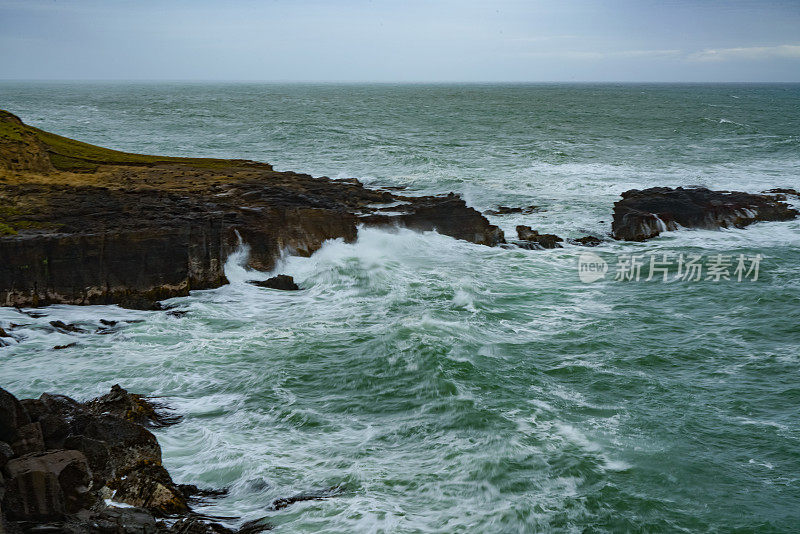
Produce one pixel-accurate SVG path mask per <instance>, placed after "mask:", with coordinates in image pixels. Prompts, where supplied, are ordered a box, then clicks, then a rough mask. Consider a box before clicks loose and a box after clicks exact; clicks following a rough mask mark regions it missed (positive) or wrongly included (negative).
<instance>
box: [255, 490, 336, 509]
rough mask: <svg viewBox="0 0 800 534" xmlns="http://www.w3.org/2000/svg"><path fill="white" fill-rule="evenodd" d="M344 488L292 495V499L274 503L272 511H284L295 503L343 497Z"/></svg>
mask: <svg viewBox="0 0 800 534" xmlns="http://www.w3.org/2000/svg"><path fill="white" fill-rule="evenodd" d="M341 493H342V488H341V487H340V486H333V487H330V488H326V489H322V490H316V491H309V492H306V493H298V494H297V495H292V496H291V497H283V498H280V499H275V500H274V501H272V504H271V505H270V507H269V509H270V510H283V509H284V508H286V507H287V506H289V505H292V504H294V503H298V502H303V501H319V500H323V499H329V498H331V497H336V496H337V495H341Z"/></svg>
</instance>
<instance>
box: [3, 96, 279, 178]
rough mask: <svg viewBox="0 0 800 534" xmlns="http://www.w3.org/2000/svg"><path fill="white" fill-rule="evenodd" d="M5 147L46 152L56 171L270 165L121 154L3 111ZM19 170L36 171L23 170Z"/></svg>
mask: <svg viewBox="0 0 800 534" xmlns="http://www.w3.org/2000/svg"><path fill="white" fill-rule="evenodd" d="M31 144H38V145H39V146H37V147H29V146H24V145H31ZM4 145H6V146H8V145H17V146H16V148H17V149H19V148H20V146H21V145H22V147H21V148H23V149H28V150H30V149H33V150H35V151H41V150H43V151H44V152H45V153H46V155H47V157H48V158H49V160H50V162H51V163H52V166H53V167H54V168H55V169H56V170H59V171H66V172H94V171H96V170H97V168H98V166H100V165H135V166H155V165H165V164H166V165H169V164H177V165H182V166H190V167H195V168H202V169H221V168H230V167H252V166H258V167H261V168H270V167H269V165H267V164H264V163H256V162H253V161H248V160H236V159H212V158H178V157H170V156H150V155H145V154H132V153H130V152H120V151H118V150H111V149H108V148H103V147H99V146H96V145H91V144H89V143H84V142H81V141H76V140H74V139H69V138H67V137H63V136H60V135H57V134H54V133H50V132H45V131H44V130H40V129H38V128H34V127H33V126H28V125H27V124H25V123H23V122H22V120H21V119H20V118H19V117H17V116H16V115H14V114H13V113H10V112H8V111H5V110H0V150H2V148H3V146H4ZM0 163H2V161H0ZM19 170H37V169H24V168H21V169H19Z"/></svg>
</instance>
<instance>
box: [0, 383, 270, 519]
mask: <svg viewBox="0 0 800 534" xmlns="http://www.w3.org/2000/svg"><path fill="white" fill-rule="evenodd" d="M157 408H158V405H156V404H154V403H153V402H152V401H150V400H148V399H145V398H143V397H141V396H139V395H135V394H131V393H128V392H127V391H125V390H124V389H122V388H121V387H119V386H114V387H113V388H111V391H110V392H109V393H108V394H106V395H103V396H102V397H98V398H96V399H93V400H91V401H89V402H86V403H79V402H77V401H75V400H73V399H71V398H69V397H66V396H64V395H54V394H49V393H44V394H42V395H41V396H40V397H39V398H38V399H22V400H18V399H17V398H16V397H14V396H13V395H12V394H11V393H9V392H8V391H6V390H4V389H2V388H0V533H8V534H18V533H27V532H58V533H64V534H89V533H108V534H214V533H216V534H233V532H234V531H232V530H230V529H228V528H226V527H224V526H222V525H220V524H219V523H216V522H215V521H214V520H213V518H208V517H204V516H201V515H198V514H195V513H193V512H192V509H191V506H192V504H193V503H194V502H196V501H197V500H199V499H203V498H213V497H215V496H221V495H224V491H218V490H217V491H214V490H205V491H204V490H200V489H198V488H197V487H195V486H192V485H181V484H176V483H175V482H173V480H172V477H171V476H170V474H169V473H168V472H167V470H166V469H165V468H164V466H163V465H162V463H161V447H160V446H159V444H158V441H157V440H156V438H155V436H154V435H153V434H152V433H151V432H150V431H149V430H148V429H147V428H146V427H148V426H151V427H152V426H165V425H169V424H173V423H176V422H177V421H178V420H179V419H180V418H179V417H176V416H173V415H169V414H164V413H162V412H160V411H159V410H158V409H157ZM162 518H168V520H167V521H163V520H162ZM229 519H230V518H229ZM269 528H270V527H269V524H268V523H266V521H265V520H256V521H253V522H251V523H249V524H245V525H242V527H241V529H240V530H239V532H240V533H241V534H254V533H256V532H261V531H264V530H268V529H269Z"/></svg>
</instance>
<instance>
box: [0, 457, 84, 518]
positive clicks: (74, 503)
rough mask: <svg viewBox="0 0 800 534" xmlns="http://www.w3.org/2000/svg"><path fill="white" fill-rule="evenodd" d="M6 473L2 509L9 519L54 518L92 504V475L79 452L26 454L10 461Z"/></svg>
mask: <svg viewBox="0 0 800 534" xmlns="http://www.w3.org/2000/svg"><path fill="white" fill-rule="evenodd" d="M5 471H6V473H7V474H8V483H7V492H6V496H5V498H4V501H3V509H4V510H5V512H6V514H8V515H9V517H11V518H12V519H18V520H36V519H54V518H59V517H61V516H63V514H65V513H74V512H77V511H78V510H80V509H81V508H83V507H85V506H86V505H88V504H91V503H90V502H87V501H88V497H89V493H88V492H89V483H90V481H91V473H90V472H89V467H88V464H87V463H86V458H85V457H84V456H83V454H81V453H80V452H78V451H53V452H45V453H34V454H28V455H26V456H22V457H20V458H15V459H13V460H11V461H9V462H8V464H7V465H6V467H5Z"/></svg>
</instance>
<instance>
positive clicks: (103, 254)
mask: <svg viewBox="0 0 800 534" xmlns="http://www.w3.org/2000/svg"><path fill="white" fill-rule="evenodd" d="M17 130H20V131H22V133H24V134H25V135H22V134H20V135H17V134H16V133H14V132H16V131H17ZM0 134H2V135H6V136H11V137H14V141H13V143H16V144H14V146H17V144H19V143H22V144H25V143H29V144H31V147H32V148H31V150H34V149H35V151H38V152H37V154H39V156H37V157H41V158H44V160H46V159H47V158H50V159H51V160H52V165H51V166H50V167H48V169H49V170H47V171H45V167H47V165H50V162H48V161H44V163H46V164H47V165H44V163H43V164H42V165H39V164H33V163H30V164H29V163H26V164H25V169H24V170H25V171H27V172H26V173H20V172H13V171H11V170H10V169H12V168H13V169H15V170H17V169H16V167H11V166H8V165H6V166H5V167H4V166H3V165H1V164H0V178H3V179H2V180H0V204H2V205H3V206H6V208H5V209H3V210H2V211H0V258H2V261H0V305H4V306H21V307H25V306H42V305H48V304H56V303H64V304H111V303H118V304H120V305H122V306H126V307H131V308H140V309H157V308H156V305H155V302H157V301H159V300H163V299H166V298H170V297H175V296H185V295H187V294H188V293H189V291H191V290H193V289H209V288H214V287H218V286H220V285H222V284H225V283H226V282H227V280H226V279H225V274H224V270H223V268H224V264H225V261H226V259H227V257H228V256H229V255H230V253H231V252H233V251H234V250H235V249H236V247H237V246H238V245H239V244H240V242H241V241H243V242H244V243H246V244H247V245H249V247H250V259H249V264H250V267H253V268H255V269H259V270H269V269H272V268H273V267H274V265H275V261H276V260H277V258H278V257H279V256H280V254H281V253H282V252H283V251H288V252H289V253H291V254H297V255H303V256H307V255H310V254H312V253H313V252H315V251H316V250H318V249H319V248H320V247H321V246H322V244H323V243H324V242H325V241H326V240H328V239H337V238H342V239H344V240H345V241H347V242H352V241H354V240H355V239H356V237H357V233H358V230H357V228H358V225H359V224H367V225H378V226H404V227H408V228H412V229H415V230H437V231H438V232H440V233H442V234H444V235H448V236H451V237H454V238H457V239H464V240H467V241H472V242H474V243H479V244H483V245H496V244H498V243H503V242H504V238H503V233H502V231H501V230H500V229H499V228H497V227H496V226H493V225H491V224H489V222H488V221H487V220H486V218H485V217H483V215H481V214H480V213H479V212H477V211H475V210H474V209H472V208H469V207H468V206H467V205H466V203H464V201H463V200H462V199H461V198H459V197H458V196H456V195H452V194H451V195H447V196H442V197H420V198H415V197H404V196H398V195H395V194H394V193H392V192H389V191H386V190H371V189H367V188H365V187H364V186H363V185H362V184H361V183H360V182H358V181H357V180H331V179H329V178H313V177H311V176H309V175H305V174H297V173H291V172H276V171H274V170H273V169H272V167H271V166H269V165H266V164H258V163H255V162H249V161H239V160H210V159H209V160H204V159H181V158H161V157H157V156H142V155H136V154H123V153H119V152H114V151H110V150H107V149H103V148H101V147H92V146H91V145H85V144H77V143H75V142H73V141H71V140H69V139H65V138H59V139H60V140H59V141H58V143H60V144H59V145H58V146H51V145H48V144H47V143H45V142H44V141H43V140H45V141H48V142H54V141H53V138H54V136H48V135H45V134H44V133H43V132H41V131H38V130H36V129H35V128H30V127H28V126H25V125H24V124H22V123H21V122H20V121H19V119H17V118H16V117H13V116H12V115H10V114H7V113H6V114H3V113H0ZM9 139H10V137H9ZM8 146H11V145H8V144H7V143H6V144H3V143H2V142H0V152H2V151H5V153H4V155H3V156H2V158H0V163H2V162H3V161H5V159H8V160H9V161H10V160H11V159H16V160H19V158H18V157H17V156H15V155H14V154H11V153H10V152H9V150H10V149H8V148H7V147H8ZM3 158H5V159H3ZM9 158H10V159H9ZM64 170H69V171H70V172H69V173H67V172H62V171H64ZM398 202H399V203H402V207H400V208H398V209H397V210H394V211H393V212H392V213H390V212H387V211H385V210H383V209H381V208H380V205H382V204H383V205H387V204H392V203H398Z"/></svg>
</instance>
